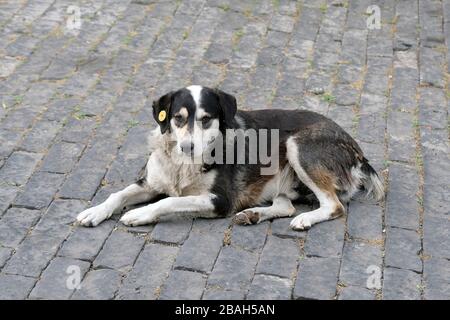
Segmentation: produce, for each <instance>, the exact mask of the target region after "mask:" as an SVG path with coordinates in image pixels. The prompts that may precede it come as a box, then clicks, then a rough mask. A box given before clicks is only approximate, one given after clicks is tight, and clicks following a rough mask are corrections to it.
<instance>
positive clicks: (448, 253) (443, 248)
mask: <svg viewBox="0 0 450 320" xmlns="http://www.w3.org/2000/svg"><path fill="white" fill-rule="evenodd" d="M449 230H450V220H449V219H448V218H444V217H443V218H440V217H429V216H425V217H424V220H423V249H424V253H425V254H426V255H431V256H432V257H435V258H446V259H450V244H449V242H448V235H449Z"/></svg>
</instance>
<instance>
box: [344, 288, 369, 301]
mask: <svg viewBox="0 0 450 320" xmlns="http://www.w3.org/2000/svg"><path fill="white" fill-rule="evenodd" d="M339 300H375V293H374V292H372V291H370V290H368V289H366V288H361V287H355V286H348V287H344V288H342V290H341V292H340V293H339Z"/></svg>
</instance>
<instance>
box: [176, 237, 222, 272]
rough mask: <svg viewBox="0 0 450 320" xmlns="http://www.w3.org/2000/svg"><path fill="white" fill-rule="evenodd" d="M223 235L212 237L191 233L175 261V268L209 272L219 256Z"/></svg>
mask: <svg viewBox="0 0 450 320" xmlns="http://www.w3.org/2000/svg"><path fill="white" fill-rule="evenodd" d="M222 243H223V234H219V235H212V234H209V233H197V232H194V231H192V232H191V233H190V235H189V238H188V239H187V240H186V241H185V242H184V244H183V245H182V246H181V248H180V252H179V253H178V256H177V260H176V261H175V265H174V266H175V268H182V269H188V270H196V271H201V272H210V271H211V270H212V268H213V266H214V263H215V261H216V259H217V256H218V255H219V251H220V248H221V247H222Z"/></svg>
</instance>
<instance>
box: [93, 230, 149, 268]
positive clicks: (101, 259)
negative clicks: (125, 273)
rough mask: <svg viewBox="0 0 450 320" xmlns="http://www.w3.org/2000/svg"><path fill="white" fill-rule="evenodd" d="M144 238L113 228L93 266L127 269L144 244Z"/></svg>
mask: <svg viewBox="0 0 450 320" xmlns="http://www.w3.org/2000/svg"><path fill="white" fill-rule="evenodd" d="M144 242H145V240H144V238H143V237H139V236H137V235H134V234H132V233H128V232H125V231H120V230H115V231H113V232H112V233H111V235H110V236H109V237H108V239H107V240H106V242H105V244H104V245H103V247H102V250H101V251H100V253H99V254H98V256H97V257H96V258H95V260H94V264H93V265H94V268H111V269H116V270H121V269H124V268H126V269H129V268H131V267H132V265H133V264H134V261H135V260H136V258H137V256H138V255H139V253H140V252H141V250H142V247H143V246H144Z"/></svg>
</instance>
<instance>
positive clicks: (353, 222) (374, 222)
mask: <svg viewBox="0 0 450 320" xmlns="http://www.w3.org/2000/svg"><path fill="white" fill-rule="evenodd" d="M382 219H383V210H382V208H381V207H380V206H378V205H371V204H367V203H361V202H359V201H352V202H350V204H349V209H348V217H347V232H348V235H349V236H350V237H351V238H357V239H367V240H381V239H382Z"/></svg>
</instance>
